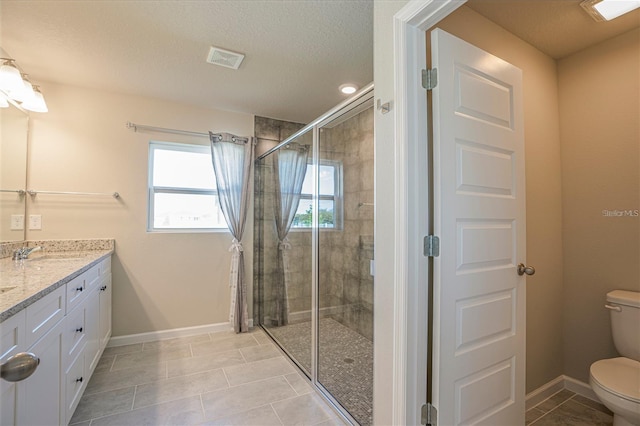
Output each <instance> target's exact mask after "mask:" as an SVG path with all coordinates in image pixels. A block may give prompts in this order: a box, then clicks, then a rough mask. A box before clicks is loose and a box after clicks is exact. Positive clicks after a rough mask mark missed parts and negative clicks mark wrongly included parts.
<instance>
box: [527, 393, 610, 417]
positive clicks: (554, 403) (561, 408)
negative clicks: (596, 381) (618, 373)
mask: <svg viewBox="0 0 640 426" xmlns="http://www.w3.org/2000/svg"><path fill="white" fill-rule="evenodd" d="M526 424H527V425H529V426H561V425H562V426H587V425H588V426H611V425H613V416H612V413H611V411H609V409H607V407H605V406H604V405H602V404H600V403H599V402H596V401H592V400H591V399H588V398H585V397H583V396H581V395H577V394H575V393H573V392H571V391H569V390H567V389H564V390H561V391H560V392H558V393H556V394H555V395H553V396H552V397H551V398H548V399H546V400H545V401H542V402H541V403H540V404H538V405H537V406H535V407H533V408H531V409H529V410H528V411H527V414H526Z"/></svg>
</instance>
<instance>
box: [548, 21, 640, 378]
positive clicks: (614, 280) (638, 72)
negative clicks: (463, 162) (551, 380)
mask: <svg viewBox="0 0 640 426" xmlns="http://www.w3.org/2000/svg"><path fill="white" fill-rule="evenodd" d="M558 75H559V87H560V118H561V127H560V128H561V137H562V173H563V188H562V193H563V223H564V234H563V237H564V250H565V255H564V300H565V304H564V365H565V371H564V372H565V374H567V375H569V376H571V377H574V378H576V379H579V380H582V381H585V382H587V381H588V378H589V366H590V365H591V363H593V362H594V361H596V360H598V359H602V358H607V357H613V356H616V351H615V348H614V346H613V342H612V339H611V332H610V324H609V311H607V310H606V309H605V308H604V306H603V305H604V303H605V295H606V293H607V292H609V291H611V290H614V289H626V290H635V291H640V219H639V218H638V217H637V216H635V217H632V216H626V217H625V216H622V217H605V216H603V214H602V210H637V209H640V100H639V99H640V97H639V96H640V30H639V29H636V30H634V31H631V32H629V33H626V34H623V35H621V36H619V37H616V38H614V39H611V40H609V41H606V42H604V43H602V44H599V45H596V46H593V47H591V48H589V49H586V50H584V51H582V52H579V53H576V54H574V55H573V56H570V57H568V58H565V59H563V60H561V61H559V65H558Z"/></svg>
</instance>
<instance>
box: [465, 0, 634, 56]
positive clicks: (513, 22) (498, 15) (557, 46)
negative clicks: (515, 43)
mask: <svg viewBox="0 0 640 426" xmlns="http://www.w3.org/2000/svg"><path fill="white" fill-rule="evenodd" d="M581 1H582V0H469V1H468V3H467V6H469V7H470V8H471V9H473V10H475V11H476V12H478V13H479V14H481V15H483V16H485V17H486V18H488V19H489V20H491V21H493V22H495V23H496V24H498V25H500V26H501V27H503V28H505V29H506V30H508V31H509V32H511V33H513V34H515V35H517V36H518V37H520V38H521V39H523V40H524V41H526V42H527V43H529V44H531V45H533V46H535V47H537V48H538V50H541V51H542V52H544V53H546V54H547V55H549V56H551V57H552V58H555V59H561V58H564V57H566V56H568V55H570V54H572V53H575V52H578V51H580V50H582V49H585V48H587V47H589V46H592V45H594V44H596V43H600V42H602V41H605V40H607V39H609V38H612V37H615V36H617V35H620V34H622V33H625V32H627V31H631V30H632V29H634V28H638V27H640V9H636V10H635V11H633V12H631V13H629V14H626V15H623V16H621V17H619V18H616V19H614V20H612V21H608V22H596V21H595V20H593V18H591V17H590V16H589V15H588V14H587V13H586V12H585V11H584V10H583V9H582V7H581V6H580V2H581Z"/></svg>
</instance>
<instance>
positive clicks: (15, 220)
mask: <svg viewBox="0 0 640 426" xmlns="http://www.w3.org/2000/svg"><path fill="white" fill-rule="evenodd" d="M23 229H24V215H23V214H12V215H11V230H12V231H20V230H23Z"/></svg>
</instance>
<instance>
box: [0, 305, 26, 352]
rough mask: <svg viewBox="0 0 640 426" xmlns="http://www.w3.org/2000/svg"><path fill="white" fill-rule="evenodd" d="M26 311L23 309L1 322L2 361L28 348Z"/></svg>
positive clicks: (0, 344)
mask: <svg viewBox="0 0 640 426" xmlns="http://www.w3.org/2000/svg"><path fill="white" fill-rule="evenodd" d="M25 324H26V322H25V311H24V310H22V311H20V312H18V313H17V314H15V315H13V316H12V317H11V318H9V319H7V320H5V321H3V322H2V323H0V362H5V361H6V360H7V359H9V358H10V357H12V356H14V355H15V354H17V353H18V352H23V351H24V350H25V349H27V345H26V342H25V334H24V329H25Z"/></svg>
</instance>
